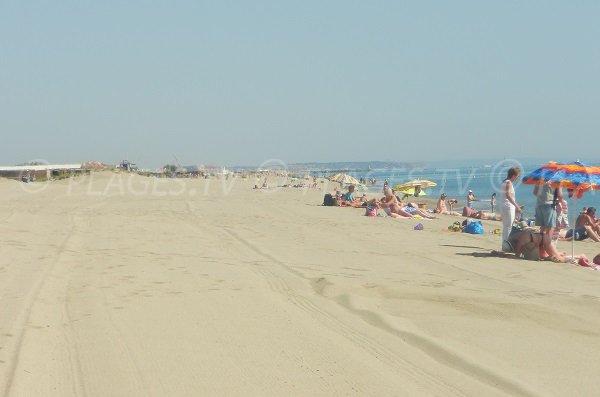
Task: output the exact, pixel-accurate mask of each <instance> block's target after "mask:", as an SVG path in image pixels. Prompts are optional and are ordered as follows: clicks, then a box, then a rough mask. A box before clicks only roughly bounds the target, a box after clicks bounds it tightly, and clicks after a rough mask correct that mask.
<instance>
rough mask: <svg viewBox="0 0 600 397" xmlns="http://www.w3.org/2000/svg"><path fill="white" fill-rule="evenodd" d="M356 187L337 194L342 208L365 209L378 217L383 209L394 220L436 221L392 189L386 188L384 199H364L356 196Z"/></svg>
mask: <svg viewBox="0 0 600 397" xmlns="http://www.w3.org/2000/svg"><path fill="white" fill-rule="evenodd" d="M355 190H356V187H355V186H354V185H350V186H348V191H347V192H346V193H344V194H342V193H341V192H340V191H337V192H336V196H335V198H334V199H335V200H336V203H337V205H339V206H341V207H354V208H365V209H366V215H370V216H376V215H377V211H378V210H379V209H381V210H382V211H383V212H385V214H386V215H387V216H390V217H392V218H414V217H422V218H425V219H434V218H435V216H434V215H432V214H430V213H428V212H427V211H425V210H423V209H421V208H419V206H418V205H417V204H416V203H412V202H405V201H402V200H401V199H400V198H398V196H396V194H395V192H394V191H393V190H392V189H391V188H390V187H384V189H383V197H381V198H379V199H378V198H373V199H367V197H366V195H364V194H363V195H362V197H357V196H355Z"/></svg>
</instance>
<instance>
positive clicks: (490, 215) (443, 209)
mask: <svg viewBox="0 0 600 397" xmlns="http://www.w3.org/2000/svg"><path fill="white" fill-rule="evenodd" d="M495 195H496V193H494V194H493V195H492V212H487V211H482V210H477V209H475V208H474V207H473V202H474V201H478V200H477V199H476V198H475V195H474V194H473V191H472V190H469V192H468V193H467V205H466V206H465V207H463V210H462V213H459V212H457V211H455V210H454V205H456V204H457V203H458V200H456V199H448V196H447V195H446V193H442V194H441V195H440V198H439V199H438V201H437V205H436V208H435V210H434V212H435V213H438V214H445V215H455V216H461V215H462V216H464V217H467V218H475V219H486V220H495V221H499V220H501V219H502V217H501V216H500V215H499V214H496V213H495V212H494V206H495V197H496V196H495ZM446 202H447V203H448V205H446ZM448 207H450V208H449V209H448Z"/></svg>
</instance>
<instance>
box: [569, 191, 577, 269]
mask: <svg viewBox="0 0 600 397" xmlns="http://www.w3.org/2000/svg"><path fill="white" fill-rule="evenodd" d="M571 201H572V204H573V215H572V216H571V218H572V222H573V223H571V224H570V225H569V226H570V227H571V229H573V235H572V237H573V238H572V239H571V258H572V259H573V260H575V222H576V220H577V218H576V216H577V198H576V197H575V193H573V196H572V198H571Z"/></svg>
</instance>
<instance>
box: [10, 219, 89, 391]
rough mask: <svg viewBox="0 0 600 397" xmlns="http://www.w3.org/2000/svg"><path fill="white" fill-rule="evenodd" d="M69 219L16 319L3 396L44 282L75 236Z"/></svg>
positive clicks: (12, 379)
mask: <svg viewBox="0 0 600 397" xmlns="http://www.w3.org/2000/svg"><path fill="white" fill-rule="evenodd" d="M67 219H68V227H67V232H66V234H65V236H64V237H63V239H62V240H61V242H60V243H59V244H58V247H57V250H56V254H55V257H54V259H53V260H52V262H51V263H50V265H48V266H47V267H46V270H45V271H44V272H43V273H42V275H41V276H40V278H39V279H38V280H37V281H36V282H35V284H34V285H33V287H32V288H31V289H30V290H29V293H28V295H27V297H26V298H25V304H24V305H23V311H22V315H21V316H20V318H18V319H17V320H16V321H15V326H16V329H18V330H19V331H18V333H17V335H16V340H15V344H14V347H13V351H12V352H11V354H10V362H9V364H8V368H7V370H6V376H5V377H4V378H5V381H4V385H3V386H2V389H0V390H1V391H2V393H0V395H2V396H9V395H10V392H11V389H12V385H13V381H14V378H15V373H16V370H17V368H18V366H19V361H20V356H21V350H22V347H23V341H24V339H25V336H26V333H27V324H28V323H29V320H30V318H31V314H32V311H33V307H34V305H35V303H36V301H37V298H38V296H39V294H40V291H41V290H42V288H43V286H44V284H45V283H46V280H47V279H48V277H49V276H50V274H51V273H52V272H53V270H54V269H55V268H56V266H57V265H58V263H59V262H60V260H61V259H62V257H63V255H64V253H65V252H66V251H67V247H68V244H69V241H70V240H71V239H72V237H73V231H74V216H73V215H72V214H69V216H68V217H67ZM77 391H78V390H75V392H77ZM79 394H81V393H79ZM75 395H78V394H77V393H76V394H75Z"/></svg>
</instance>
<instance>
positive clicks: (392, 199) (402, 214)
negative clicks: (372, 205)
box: [379, 187, 413, 218]
mask: <svg viewBox="0 0 600 397" xmlns="http://www.w3.org/2000/svg"><path fill="white" fill-rule="evenodd" d="M383 194H384V196H383V197H382V198H381V200H379V207H380V208H381V209H383V210H384V211H385V213H386V214H387V215H388V216H391V217H392V218H412V217H413V216H412V215H411V214H409V213H408V212H406V211H404V210H402V208H400V205H398V199H397V198H396V196H395V195H394V192H393V191H392V190H391V189H389V188H387V187H386V188H385V189H383Z"/></svg>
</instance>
